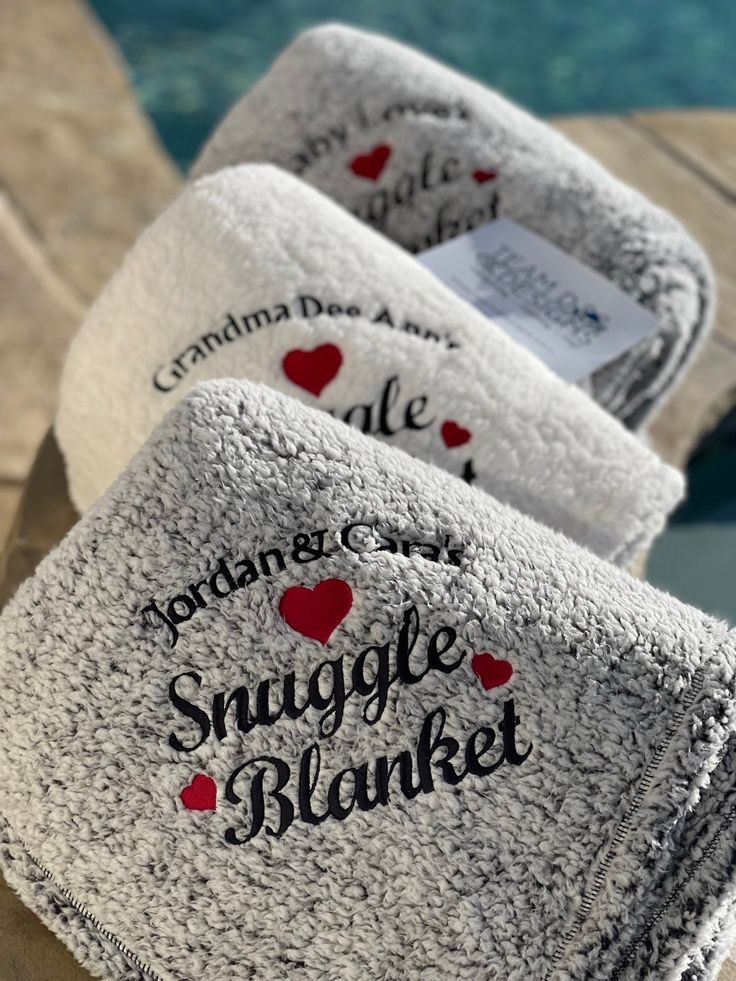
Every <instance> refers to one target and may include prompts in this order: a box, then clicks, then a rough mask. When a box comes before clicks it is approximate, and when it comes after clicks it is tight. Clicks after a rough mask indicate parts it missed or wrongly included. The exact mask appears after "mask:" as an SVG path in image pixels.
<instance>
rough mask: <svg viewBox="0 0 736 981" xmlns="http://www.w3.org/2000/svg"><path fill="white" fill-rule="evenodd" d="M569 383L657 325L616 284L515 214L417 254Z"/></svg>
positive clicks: (622, 350)
mask: <svg viewBox="0 0 736 981" xmlns="http://www.w3.org/2000/svg"><path fill="white" fill-rule="evenodd" d="M417 258H418V260H419V261H420V262H421V263H422V265H424V266H425V267H426V268H427V269H429V270H430V271H431V272H433V273H434V274H435V276H437V278H438V279H440V280H442V282H443V283H444V284H445V285H446V286H449V287H450V289H452V290H454V291H455V292H456V293H457V294H459V295H460V296H462V297H463V299H465V300H468V301H469V302H470V303H472V304H473V306H474V307H476V308H477V309H478V310H479V311H480V312H481V313H483V314H484V315H485V316H486V317H488V318H489V319H490V320H492V321H493V322H494V323H495V324H497V325H498V326H499V327H500V328H501V329H502V330H504V331H505V332H506V333H507V334H509V335H510V336H511V337H513V339H514V340H515V341H518V343H520V344H522V345H523V346H524V347H525V348H527V350H529V351H531V352H532V353H533V354H535V355H536V356H537V357H538V358H539V359H540V360H542V361H544V363H545V364H546V365H547V366H548V367H549V368H551V369H552V370H553V371H555V372H556V373H557V374H558V375H560V376H561V377H562V378H564V379H565V380H566V381H571V382H579V381H582V380H583V379H585V378H587V377H588V376H589V375H591V374H593V372H595V371H597V370H598V368H600V367H602V366H603V365H604V364H607V363H608V362H609V361H613V360H614V358H617V357H619V355H621V354H623V353H624V352H625V351H627V350H628V349H629V348H631V347H633V346H634V345H636V344H638V343H639V342H641V341H643V340H644V339H645V338H647V337H650V336H651V335H652V334H653V333H654V332H655V331H656V330H657V320H656V318H655V317H654V316H653V314H651V313H649V311H647V310H645V309H644V308H643V307H642V306H640V305H639V304H638V303H636V302H635V301H634V300H632V299H631V297H629V296H626V294H625V293H622V292H621V290H619V289H618V288H617V287H616V286H614V285H613V283H611V282H609V281H608V280H607V279H605V278H604V277H603V276H601V275H600V274H599V273H597V272H594V271H593V270H592V269H589V268H588V267H587V266H585V265H583V263H581V262H579V261H578V260H577V259H575V258H573V256H571V255H568V254H567V253H566V252H563V251H562V250H561V249H559V248H557V246H556V245H552V244H551V243H550V242H547V241H546V240H545V239H543V238H541V237H540V236H539V235H536V234H534V232H530V231H529V230H528V229H526V228H524V227H522V226H521V225H517V224H516V222H513V221H511V220H510V219H508V218H501V219H499V220H497V221H492V222H489V223H488V224H486V225H482V226H481V227H479V228H476V229H474V230H473V231H471V232H468V233H467V234H466V235H461V236H460V237H458V238H454V239H452V240H451V241H449V242H445V243H443V244H442V245H437V246H435V247H434V248H432V249H429V250H428V251H427V252H423V253H422V254H421V255H419V256H417Z"/></svg>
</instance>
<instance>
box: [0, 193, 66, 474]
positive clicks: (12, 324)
mask: <svg viewBox="0 0 736 981" xmlns="http://www.w3.org/2000/svg"><path fill="white" fill-rule="evenodd" d="M82 312H83V307H82V305H81V303H79V301H78V300H77V299H76V298H75V297H74V295H73V294H71V293H70V292H69V290H68V288H67V287H66V286H65V284H64V283H63V282H62V281H61V280H59V278H58V277H57V276H56V275H55V273H54V272H53V270H52V269H50V268H49V266H48V263H47V262H46V259H45V256H44V255H43V253H42V252H41V251H40V250H39V248H38V245H37V243H36V242H35V241H34V240H33V238H32V237H31V234H30V233H29V231H28V229H27V228H26V227H25V225H24V223H23V221H22V220H21V219H20V217H19V216H18V215H17V214H15V212H14V211H13V208H12V205H11V204H10V202H9V201H8V200H7V199H6V198H5V197H4V196H3V195H2V194H0V364H2V384H1V385H0V478H1V479H3V480H16V481H20V480H24V479H25V477H26V474H27V473H28V468H29V467H30V465H31V462H32V460H33V457H34V454H35V452H36V448H37V447H38V444H39V442H40V441H41V439H42V438H43V435H44V433H45V431H46V430H47V428H48V426H49V424H50V422H51V419H52V416H53V413H54V411H55V408H56V395H57V385H58V378H59V374H60V371H61V365H62V361H63V358H64V353H65V351H66V348H67V344H68V342H69V340H70V338H71V336H72V334H73V332H74V331H75V330H76V328H77V326H78V324H79V321H80V320H81V317H82Z"/></svg>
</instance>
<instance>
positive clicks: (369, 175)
mask: <svg viewBox="0 0 736 981" xmlns="http://www.w3.org/2000/svg"><path fill="white" fill-rule="evenodd" d="M391 152H392V151H391V147H390V146H389V145H388V143H379V144H378V146H374V147H373V149H372V150H371V151H370V152H369V153H361V154H359V155H358V156H357V157H355V158H354V159H353V160H351V161H350V169H351V170H352V172H353V173H354V174H355V176H356V177H365V179H366V180H369V181H376V180H378V178H379V177H380V176H381V173H382V171H383V168H384V167H385V166H386V164H387V163H388V158H389V157H390V156H391Z"/></svg>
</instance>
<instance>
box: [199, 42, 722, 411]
mask: <svg viewBox="0 0 736 981" xmlns="http://www.w3.org/2000/svg"><path fill="white" fill-rule="evenodd" d="M249 160H250V161H258V160H267V161H271V162H273V163H276V164H279V165H280V166H282V167H285V168H287V169H288V170H291V171H293V172H294V173H295V174H298V175H299V176H300V177H302V178H304V179H305V180H307V181H310V182H311V183H312V184H314V185H315V186H316V187H319V188H320V189H322V190H323V191H325V192H327V193H328V194H330V195H332V196H333V197H335V198H336V199H337V200H338V201H340V202H341V203H342V204H344V205H345V206H346V207H347V208H349V209H350V210H351V211H353V212H354V213H355V214H356V215H358V216H359V217H360V218H362V219H363V220H364V221H367V222H370V223H371V224H373V225H374V226H375V227H376V228H378V229H380V230H381V231H382V232H384V233H385V234H386V235H388V236H389V237H390V238H392V239H394V240H395V241H397V242H399V243H400V244H401V245H404V246H405V247H406V248H408V249H410V250H411V251H412V252H419V251H422V250H424V249H426V248H429V247H430V246H432V245H435V244H437V243H438V242H442V241H445V240H446V239H449V238H453V237H454V236H456V235H459V234H462V233H463V232H466V231H468V230H469V229H471V228H474V227H476V226H477V225H480V224H483V223H484V222H487V221H489V220H491V219H493V218H496V217H501V216H506V217H509V218H512V219H514V220H515V221H517V222H520V223H521V224H523V225H526V226H527V227H528V228H531V229H533V230H534V231H536V232H537V233H539V234H540V235H542V236H544V237H545V238H547V239H548V240H549V241H551V242H553V243H555V244H556V245H558V246H559V247H561V248H562V249H564V250H565V251H567V252H569V253H571V254H572V255H574V256H576V257H577V258H579V259H580V260H582V261H583V262H584V263H587V265H589V266H591V267H592V268H593V269H595V270H597V271H598V272H600V273H601V274H603V275H604V276H606V277H607V278H608V279H610V280H611V281H613V283H615V284H616V285H617V286H618V287H620V289H622V290H623V291H624V292H626V293H628V294H629V295H630V296H632V297H633V298H634V299H635V300H637V301H638V302H640V303H641V304H643V305H644V306H645V307H646V308H648V309H649V310H651V311H652V312H653V313H654V314H655V315H656V317H657V319H658V321H659V331H658V333H656V334H655V335H653V336H652V337H650V338H649V339H647V340H645V341H642V342H641V343H640V344H638V345H637V346H635V347H634V348H632V349H630V350H629V351H628V352H627V353H626V354H624V355H622V356H621V357H619V358H618V359H616V360H615V361H613V362H612V363H610V364H608V365H606V366H604V367H602V368H600V369H599V370H598V371H596V372H595V373H594V375H593V378H592V392H593V395H594V397H595V398H596V399H597V400H598V401H599V402H600V403H601V405H603V406H604V407H605V408H606V409H608V410H609V411H610V412H612V413H613V414H614V415H616V416H618V417H619V418H620V419H622V420H623V421H624V422H625V423H626V424H627V425H628V426H630V427H638V426H639V425H641V424H642V423H643V422H644V421H645V420H646V419H647V418H648V417H649V416H650V415H651V414H652V413H653V412H654V410H655V409H656V408H657V407H658V406H660V405H661V403H662V401H663V399H664V398H665V396H666V395H667V394H668V393H669V392H670V391H671V390H672V388H673V386H674V385H675V384H676V383H677V381H678V379H679V378H680V377H681V375H682V373H683V371H684V369H685V367H686V366H687V365H688V364H689V363H690V360H691V358H692V356H693V353H694V352H695V350H696V348H697V346H698V344H699V343H700V342H701V341H702V339H703V337H704V335H705V333H706V331H707V329H708V327H709V324H710V321H711V316H712V310H713V305H714V286H713V278H712V273H711V269H710V265H709V263H708V261H707V259H706V257H705V255H704V254H703V252H702V250H701V249H700V247H699V246H698V245H697V243H696V242H694V241H693V240H692V238H691V237H690V236H689V235H688V234H687V232H686V231H685V229H684V228H683V227H682V226H681V225H680V224H679V223H678V222H677V221H676V220H675V219H674V218H673V217H672V216H671V215H669V214H667V213H666V212H665V211H663V210H662V209H660V208H658V207H655V206H654V205H653V204H651V203H650V202H649V201H648V200H647V199H646V198H644V197H643V196H642V195H641V194H639V193H637V192H636V191H634V190H633V189H632V188H630V187H628V186H627V185H625V184H623V183H621V182H620V181H618V180H616V179H615V178H614V177H613V176H612V175H611V174H610V173H608V172H607V171H606V170H604V169H603V167H601V166H600V165H599V164H598V163H597V162H596V161H594V160H593V159H591V158H590V157H589V156H588V155H587V154H585V153H584V152H582V151H581V150H580V149H578V148H577V147H575V146H574V145H573V144H571V143H570V142H568V141H567V140H566V139H565V138H564V137H562V136H561V135H559V134H558V133H556V132H555V131H554V130H553V129H552V128H551V127H549V126H547V125H546V124H544V123H543V122H541V121H540V120H538V119H535V118H534V117H532V116H530V115H528V114H527V113H526V112H524V111H523V110H522V109H520V108H519V107H517V106H515V105H514V104H512V103H510V102H508V101H507V100H506V99H504V98H503V97H502V96H500V95H499V94H498V93H496V92H493V91H491V90H489V89H488V88H486V87H484V86H482V85H480V84H478V83H477V82H474V81H471V80H470V79H468V78H465V77H464V76H462V75H460V74H458V73H457V72H455V71H453V70H451V69H449V68H447V67H445V66H444V65H441V64H439V63H438V62H436V61H433V60H432V59H430V58H427V57H426V56H424V55H422V54H420V53H419V52H417V51H414V50H412V49H411V48H408V47H405V46H404V45H401V44H397V43H396V42H395V41H391V40H389V39H387V38H383V37H379V36H377V35H374V34H368V33H365V32H363V31H359V30H355V29H354V28H350V27H344V26H340V25H327V26H323V27H318V28H316V29H314V30H310V31H308V32H307V33H306V34H303V35H302V36H301V37H299V38H297V40H296V41H295V42H294V43H293V44H291V45H290V46H289V47H288V48H287V49H286V50H285V51H284V52H283V53H282V54H281V56H280V57H279V58H278V59H277V61H276V62H275V64H274V65H273V66H272V68H271V69H270V71H269V72H268V73H267V74H266V75H265V77H264V78H263V79H262V80H261V81H260V82H259V83H258V84H256V85H255V86H254V88H253V89H252V90H251V91H250V92H249V93H248V94H247V95H246V96H245V97H244V98H243V99H242V100H241V101H240V102H239V103H238V104H236V105H235V107H234V108H233V109H232V110H231V111H230V113H229V114H228V115H227V116H226V117H225V120H224V121H223V122H222V123H221V124H220V126H219V127H218V128H217V129H216V130H215V131H214V133H213V135H212V136H211V138H210V140H209V142H208V143H207V144H206V146H205V147H204V150H203V151H202V153H201V156H200V158H199V160H197V161H196V163H195V165H194V167H193V175H194V176H195V177H196V176H201V175H202V174H204V173H207V172H211V171H213V170H216V169H217V168H219V167H223V166H226V165H230V164H235V163H240V162H243V161H249Z"/></svg>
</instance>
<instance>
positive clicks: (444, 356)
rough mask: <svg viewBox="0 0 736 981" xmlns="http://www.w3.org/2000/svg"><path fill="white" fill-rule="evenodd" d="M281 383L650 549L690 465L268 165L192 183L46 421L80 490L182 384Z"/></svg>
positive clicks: (493, 487)
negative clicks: (643, 437) (228, 379)
mask: <svg viewBox="0 0 736 981" xmlns="http://www.w3.org/2000/svg"><path fill="white" fill-rule="evenodd" d="M223 376H232V377H240V378H248V379H251V380H253V381H257V382H262V383H265V384H268V385H271V386H272V387H273V388H277V389H281V390H282V391H283V392H284V393H285V394H287V395H293V396H295V397H297V398H300V399H303V400H304V401H305V402H307V403H308V404H309V405H313V406H316V407H319V408H321V409H324V410H325V411H326V412H329V413H331V414H333V415H335V416H336V417H337V418H339V419H341V420H343V421H345V422H348V423H351V424H352V425H354V426H357V427H358V428H360V429H362V430H363V431H364V432H366V433H370V434H371V435H373V436H375V437H376V438H378V439H381V440H383V441H385V442H387V443H391V444H392V445H395V446H399V447H401V448H402V449H405V450H407V451H408V452H409V453H411V454H413V455H415V456H418V457H421V458H422V459H424V460H427V461H429V462H431V463H434V464H436V465H438V466H440V467H443V468H444V469H446V470H448V471H450V472H451V473H453V474H455V475H456V476H459V477H462V478H464V479H465V480H466V481H468V482H471V483H472V482H474V483H476V484H477V485H478V486H479V487H481V488H482V489H484V490H486V491H489V492H490V493H492V494H493V495H494V496H495V497H497V498H500V499H502V500H504V501H506V502H508V503H510V504H512V505H514V506H515V507H517V508H519V509H521V510H523V511H525V512H526V513H529V514H531V515H533V516H534V517H536V518H537V519H539V520H541V521H543V522H545V523H546V524H549V525H550V526H551V527H554V528H556V529H558V530H560V531H563V532H565V533H566V534H567V535H569V536H570V537H572V538H575V539H576V540H577V541H580V542H582V543H583V544H585V545H587V546H588V547H589V548H591V549H593V550H594V551H596V552H597V553H598V554H600V555H602V556H604V557H606V558H611V559H614V560H616V561H617V562H621V563H625V562H627V561H629V560H630V559H632V558H633V557H634V556H635V555H636V554H637V553H638V552H640V551H641V550H643V549H645V548H646V547H647V545H648V544H649V543H650V542H651V541H652V539H653V538H654V536H655V535H656V534H657V533H658V531H659V530H660V529H661V527H662V525H663V523H664V520H665V518H666V516H667V514H668V513H669V511H670V510H671V509H672V508H673V507H674V505H675V504H676V503H677V501H678V499H679V497H680V495H681V492H682V479H681V477H680V475H679V474H678V473H676V471H674V470H673V469H672V468H670V467H667V466H665V465H664V464H663V463H662V462H661V461H660V460H659V459H658V458H657V457H656V456H655V454H653V453H652V452H651V451H650V450H649V449H647V448H646V447H645V446H644V445H643V444H642V443H641V442H640V441H639V440H638V439H636V438H635V437H634V436H632V435H631V434H630V433H628V432H627V431H626V430H625V428H624V427H623V426H622V425H621V424H620V423H618V422H617V421H616V420H615V419H612V418H611V417H610V416H609V415H608V414H607V413H605V412H604V411H603V410H602V409H600V408H599V407H598V406H597V405H596V404H595V403H594V402H593V401H592V400H591V399H590V398H588V397H587V396H586V395H585V394H583V393H581V392H580V391H579V389H577V388H576V387H575V386H573V385H569V384H566V383H564V382H562V381H561V380H560V379H559V378H558V377H557V376H555V375H554V374H553V373H552V372H551V371H549V370H548V369H547V368H545V366H544V365H543V364H542V363H541V362H540V361H539V360H538V359H537V358H535V357H533V356H532V355H531V354H529V353H528V352H527V351H525V350H524V349H523V348H522V347H521V346H520V345H518V344H516V343H515V342H514V341H513V340H511V339H510V338H509V337H508V336H507V335H506V334H505V333H503V331H501V330H500V329H499V328H497V327H495V326H494V325H492V324H489V323H487V322H486V321H485V320H484V318H483V317H482V316H481V315H480V314H479V313H477V312H476V311H475V310H474V309H473V308H472V307H471V306H469V305H468V304H467V303H465V302H464V301H463V300H461V299H459V298H458V297H457V296H455V294H453V293H452V292H450V291H449V290H448V289H447V288H446V287H444V286H443V285H442V284H441V283H440V282H439V281H438V280H436V279H435V278H434V277H433V276H432V275H431V274H430V273H429V272H427V270H425V269H422V268H421V266H419V264H418V263H417V262H415V260H414V259H412V257H411V256H409V255H407V254H406V253H405V252H404V251H403V250H401V249H399V248H398V247H397V246H395V245H394V244H393V243H391V242H390V241H388V239H386V238H384V237H383V236H380V235H378V234H377V233H376V232H374V231H372V230H371V229H370V228H367V227H366V226H365V225H363V224H362V223H361V222H359V221H356V220H355V219H354V218H351V217H350V215H348V214H347V213H346V212H345V211H344V210H343V209H342V208H340V207H338V206H337V205H336V204H334V202H332V201H330V200H329V199H328V198H326V197H325V196H324V195H322V194H320V193H319V192H317V191H315V190H314V189H313V188H311V187H309V185H307V184H305V183H304V182H303V181H299V180H297V179H296V178H294V177H292V176H291V175H289V174H287V173H285V172H284V171H280V170H278V169H277V168H275V167H272V166H269V165H250V166H247V165H246V166H242V167H237V168H229V169H226V170H223V171H220V172H218V173H217V174H214V175H212V176H211V177H207V178H203V179H202V180H201V181H198V182H197V183H195V184H193V185H190V186H189V187H188V188H187V189H186V190H185V191H184V192H183V193H182V195H181V196H180V197H179V198H178V200H177V201H175V202H174V203H173V204H172V205H171V207H169V208H168V209H167V211H166V212H164V214H163V215H161V217H160V218H159V219H158V220H157V221H156V222H155V223H154V224H153V225H152V226H151V227H150V228H149V229H148V230H147V231H146V232H145V233H144V234H143V235H142V236H141V238H140V240H139V241H138V242H137V244H136V245H135V246H134V248H133V250H132V251H131V252H130V254H129V255H128V256H127V258H126V259H125V262H124V263H123V266H122V268H121V269H120V270H119V271H118V273H117V274H116V275H115V277H114V278H113V279H112V281H111V282H110V283H109V285H108V286H107V288H106V289H105V290H104V291H103V293H102V295H101V296H100V298H99V299H98V300H97V302H96V303H95V305H94V306H93V308H92V310H91V311H90V313H89V315H88V316H87V318H86V320H85V322H84V324H83V325H82V327H81V329H80V331H79V333H78V335H77V337H76V338H75V339H74V342H73V343H72V346H71V349H70V351H69V355H68V358H67V362H66V365H65V368H64V375H63V378H62V384H61V399H60V408H59V414H58V418H57V421H56V432H57V436H58V439H59V444H60V446H61V448H62V450H63V452H64V456H65V458H66V465H67V471H68V475H69V486H70V489H71V494H72V497H73V500H74V501H75V503H76V504H77V506H78V507H79V508H80V509H81V510H84V509H85V508H86V507H88V506H89V505H90V504H91V503H92V502H93V501H94V500H96V499H97V497H99V495H100V494H101V493H102V492H103V491H104V490H105V489H106V488H107V487H108V486H109V485H110V484H111V483H112V482H113V480H114V479H115V478H116V477H117V476H118V474H119V473H120V472H121V471H122V470H123V468H124V467H125V465H126V464H127V463H128V461H129V460H130V458H131V457H132V456H133V454H134V453H135V452H136V451H137V450H138V449H139V448H140V447H141V446H142V445H143V443H144V442H145V440H146V439H147V437H148V436H149V435H150V433H151V432H152V431H153V429H154V428H155V426H156V425H157V423H158V422H160V420H161V419H162V418H163V417H164V415H165V414H166V412H167V411H168V410H169V409H170V408H171V406H172V405H174V404H175V403H176V402H177V401H178V399H180V398H181V397H182V396H183V395H184V394H185V393H186V392H187V391H188V390H189V389H190V388H191V387H192V386H193V385H194V384H196V383H197V382H198V381H202V380H204V379H207V378H213V377H223Z"/></svg>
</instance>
